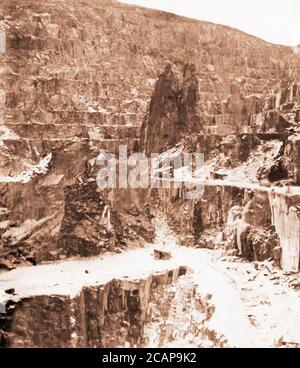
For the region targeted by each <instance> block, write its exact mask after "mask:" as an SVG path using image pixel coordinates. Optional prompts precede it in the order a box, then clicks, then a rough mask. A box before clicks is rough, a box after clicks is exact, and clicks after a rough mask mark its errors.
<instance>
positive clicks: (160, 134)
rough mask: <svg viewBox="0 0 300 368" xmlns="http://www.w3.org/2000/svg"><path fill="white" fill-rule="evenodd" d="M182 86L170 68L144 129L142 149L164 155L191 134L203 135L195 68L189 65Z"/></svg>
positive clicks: (157, 88)
mask: <svg viewBox="0 0 300 368" xmlns="http://www.w3.org/2000/svg"><path fill="white" fill-rule="evenodd" d="M182 79H183V81H182V85H180V81H179V80H178V79H177V78H176V76H175V74H174V72H173V71H172V68H171V65H170V64H168V65H167V66H166V68H165V71H164V72H163V73H162V74H161V76H160V77H159V79H158V81H157V83H156V85H155V90H154V93H153V96H152V98H151V102H150V106H149V112H148V114H147V116H146V119H145V121H144V122H143V124H142V127H141V148H142V149H144V150H145V151H146V152H147V153H151V152H153V153H161V152H163V151H164V150H166V148H168V147H172V146H173V145H175V144H176V143H177V142H178V141H179V140H180V138H182V137H183V136H184V135H186V134H188V133H191V132H194V133H196V132H199V131H201V121H200V116H198V115H197V103H198V102H199V96H198V93H199V86H198V79H197V76H196V70H195V65H193V64H186V65H185V66H184V70H183V77H182Z"/></svg>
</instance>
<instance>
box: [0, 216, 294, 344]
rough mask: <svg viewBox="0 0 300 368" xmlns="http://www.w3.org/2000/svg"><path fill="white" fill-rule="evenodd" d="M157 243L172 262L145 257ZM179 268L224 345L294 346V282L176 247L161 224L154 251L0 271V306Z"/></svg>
mask: <svg viewBox="0 0 300 368" xmlns="http://www.w3.org/2000/svg"><path fill="white" fill-rule="evenodd" d="M163 243H165V244H164V246H163V247H165V248H167V249H168V250H170V252H171V253H172V258H171V259H169V260H156V259H154V257H153V251H154V249H157V248H162V246H161V244H163ZM181 266H184V267H187V268H188V270H189V272H190V276H191V277H192V279H193V282H194V283H195V284H196V285H197V289H198V292H199V293H200V294H201V295H210V296H211V297H212V299H211V300H212V303H213V304H214V307H215V312H214V314H213V317H212V318H211V320H210V321H209V324H210V329H211V330H213V331H216V333H218V334H220V335H224V336H226V339H227V340H228V342H229V345H230V346H232V347H273V346H289V347H296V346H300V314H299V310H300V278H299V277H298V276H297V275H285V274H284V273H283V272H282V271H281V270H279V269H277V268H273V267H272V266H271V265H270V264H269V263H268V262H262V263H249V262H245V261H243V260H241V259H239V258H236V257H230V258H229V257H223V256H222V254H221V253H220V251H219V250H208V249H195V248H191V247H183V246H179V245H178V244H177V239H176V236H175V235H174V234H173V233H172V232H171V230H170V229H169V228H168V227H167V225H166V222H165V221H164V220H162V219H158V221H157V236H156V243H155V245H146V246H144V247H142V248H139V249H131V250H128V251H127V252H124V253H121V254H112V253H111V254H106V255H104V256H101V257H95V258H89V259H75V260H69V261H60V262H57V263H51V264H43V265H38V266H34V267H22V268H17V269H15V270H13V271H10V272H1V273H0V303H5V302H7V301H8V300H11V299H15V300H16V301H17V300H20V299H23V298H27V297H32V296H37V295H67V296H70V297H71V298H72V297H75V296H76V295H77V294H78V293H79V292H80V290H81V288H82V287H84V286H94V285H102V284H106V283H107V282H109V281H111V280H112V279H129V280H140V279H144V278H146V277H149V276H150V275H152V274H155V273H159V272H161V271H167V270H173V269H175V268H178V267H181ZM297 283H299V289H297V285H298V284H297ZM175 287H176V282H175ZM9 289H14V295H13V296H12V295H9V294H7V293H6V292H5V291H6V290H9Z"/></svg>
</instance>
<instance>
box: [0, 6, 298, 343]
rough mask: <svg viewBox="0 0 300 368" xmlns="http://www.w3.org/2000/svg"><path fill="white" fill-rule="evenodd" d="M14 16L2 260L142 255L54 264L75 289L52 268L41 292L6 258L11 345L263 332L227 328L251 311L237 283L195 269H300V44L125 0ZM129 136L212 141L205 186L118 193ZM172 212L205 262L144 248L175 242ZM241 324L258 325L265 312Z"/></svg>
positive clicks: (0, 203) (3, 100)
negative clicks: (220, 263)
mask: <svg viewBox="0 0 300 368" xmlns="http://www.w3.org/2000/svg"><path fill="white" fill-rule="evenodd" d="M0 30H1V32H2V33H1V34H4V35H5V50H4V52H3V53H0V194H1V196H0V271H9V273H8V274H11V272H15V273H13V275H15V276H14V278H12V280H13V282H15V283H16V284H17V286H18V280H20V278H23V277H25V278H26V274H27V271H28V269H30V270H31V269H37V270H38V271H37V272H39V268H38V267H44V266H45V265H41V264H43V263H45V262H52V261H58V260H60V261H61V262H63V263H62V266H61V267H62V269H61V270H59V271H57V272H63V271H64V268H67V269H68V267H71V266H70V262H69V258H73V257H76V258H84V257H85V258H87V257H92V256H101V257H106V256H107V257H110V256H111V254H112V253H121V254H120V255H119V256H120V257H122V256H123V255H124V254H125V255H126V252H127V251H128V249H130V248H132V247H139V248H140V249H139V251H140V252H141V253H139V254H138V256H139V257H140V258H136V257H133V258H131V257H129V258H128V259H127V258H126V259H125V261H128V262H132V263H130V264H131V266H132V267H131V270H130V271H129V270H127V269H126V271H124V274H116V275H115V274H114V275H113V276H114V277H111V276H112V275H111V272H110V271H111V269H113V270H114V271H113V272H116V270H115V268H114V263H112V264H111V265H110V266H109V267H108V266H107V269H108V270H109V271H107V269H104V271H103V274H102V269H101V272H100V271H99V267H100V266H101V264H100V265H98V264H96V266H95V268H96V269H97V270H98V271H97V272H99V273H97V272H95V273H96V275H97V277H96V279H89V277H91V278H92V277H93V276H92V275H93V272H91V273H90V271H89V270H88V269H83V270H81V271H82V272H81V274H80V277H77V276H76V277H75V276H74V275H75V273H76V272H75V271H77V267H78V268H80V269H81V267H83V266H82V265H79V264H76V268H74V269H73V268H72V267H71V269H70V270H69V271H68V272H69V274H70V275H71V277H70V278H69V280H68V281H69V283H70V285H71V284H72V279H73V278H74V279H75V281H74V283H75V287H74V286H72V287H74V288H75V292H73V291H74V290H72V292H71V291H70V290H69V289H68V287H69V284H68V283H67V282H65V281H64V280H61V279H60V278H59V277H58V280H56V275H57V274H56V272H54V273H53V275H54V276H53V277H54V279H53V280H52V279H51V278H50V279H51V282H52V281H53V282H52V284H53V285H56V286H57V287H58V289H56V286H55V287H54V289H52V287H53V285H52V284H51V285H50V286H49V284H47V282H46V284H47V290H45V289H44V287H45V288H46V286H45V285H44V284H43V282H44V281H43V280H44V279H43V278H42V277H41V278H40V279H39V277H37V283H38V285H39V288H40V289H38V288H36V285H31V284H30V285H29V286H28V290H26V293H24V292H22V290H18V289H16V295H13V294H14V293H12V296H11V294H9V296H8V295H7V293H5V290H6V289H5V287H4V286H3V285H6V284H8V283H10V282H11V281H9V280H10V276H6V275H7V274H6V272H1V273H0V283H1V287H2V286H3V292H4V297H3V296H2V294H0V302H1V303H2V301H3V303H4V302H5V306H6V313H5V314H4V313H0V346H6V347H8V346H11V347H120V346H126V347H129V346H130V347H141V346H149V345H151V344H155V346H169V344H172V342H174V341H176V342H178V343H183V341H184V344H185V345H184V346H190V345H189V344H191V345H193V346H197V347H198V346H208V347H224V346H239V345H243V344H244V345H247V343H250V342H249V341H250V340H249V341H248V340H247V338H248V337H247V338H245V339H246V340H247V341H246V340H245V341H246V342H245V341H244V340H243V344H242V343H241V342H240V341H238V338H237V336H238V334H237V335H235V332H233V336H232V335H231V334H230V332H229V331H228V330H226V328H227V327H228V326H224V325H222V324H221V326H219V328H217V327H216V326H215V322H214V318H217V317H218V316H219V313H220V315H222V313H223V312H224V309H223V308H225V312H226V313H229V314H230V313H233V312H232V311H231V312H230V305H228V306H227V304H226V303H225V306H223V305H222V306H221V307H220V304H222V303H219V302H220V300H223V299H222V298H224V295H223V296H222V295H221V296H220V295H218V289H217V288H216V287H215V285H214V284H212V285H210V284H209V286H208V291H207V290H204V291H202V292H200V291H199V289H201V288H200V286H201V283H200V281H199V280H195V279H194V276H191V274H193V275H194V274H195V273H197V272H199V273H200V271H199V270H198V269H197V264H198V263H197V262H198V260H199V259H200V258H201V257H203V259H204V260H205V261H204V262H203V264H202V263H201V267H202V266H203V269H206V267H207V268H208V272H207V274H205V273H204V274H199V275H200V276H201V277H200V276H199V277H200V280H201V281H202V280H203V279H202V277H206V276H207V275H208V276H210V275H211V272H212V271H211V270H210V267H209V266H207V265H206V263H205V262H206V261H207V262H208V263H209V262H213V261H212V260H211V259H210V258H209V257H208V258H206V255H207V253H206V250H207V249H210V250H212V251H213V252H214V251H216V252H219V251H220V252H221V254H222V255H225V256H226V255H227V256H230V257H234V259H235V260H236V259H237V260H239V261H241V260H245V261H247V262H256V263H255V265H256V264H257V262H272V267H273V266H274V267H275V268H276V270H279V269H282V270H283V271H284V272H285V273H298V272H299V262H300V260H299V256H300V216H299V211H300V203H299V198H300V186H299V185H300V166H299V165H300V164H299V162H300V161H299V155H300V151H299V147H300V145H299V142H300V127H299V122H300V83H299V82H300V80H299V71H300V57H299V54H297V53H295V52H294V51H293V49H292V48H290V47H285V46H279V45H272V44H269V43H266V42H264V41H262V40H260V39H258V38H256V37H253V36H250V35H247V34H245V33H243V32H240V31H238V30H235V29H232V28H229V27H225V26H220V25H215V24H212V23H206V22H200V21H195V20H192V19H187V18H183V17H179V16H175V15H173V14H169V13H163V12H158V11H154V10H149V9H144V8H139V7H135V6H128V5H125V4H121V3H118V2H116V1H110V0H99V1H93V0H85V1H83V0H78V1H75V0H66V1H63V2H62V1H58V0H49V1H44V2H37V1H33V0H2V1H1V4H0ZM120 145H127V149H128V154H131V153H133V152H144V153H146V154H147V155H150V154H151V153H159V154H161V155H167V154H168V152H170V151H171V152H172V154H173V155H174V154H175V155H176V154H178V155H180V154H181V153H182V152H193V153H202V154H204V164H203V167H202V168H201V172H200V174H199V175H198V176H196V180H198V183H201V185H202V187H203V195H202V196H201V197H200V198H197V199H192V200H191V199H189V198H188V196H187V194H188V192H189V191H188V189H187V188H185V187H183V188H175V187H174V186H171V187H170V188H167V189H166V188H154V189H153V188H142V189H133V188H112V189H111V188H108V189H105V190H102V189H101V188H99V186H98V184H97V181H96V178H97V173H98V171H99V169H100V167H99V165H98V164H97V157H98V156H99V154H103V153H104V152H109V153H111V154H113V155H114V157H117V156H118V153H119V146H120ZM119 163H120V162H118V164H119ZM160 211H161V212H162V213H163V215H164V216H165V218H166V221H167V223H168V225H169V227H170V228H171V229H172V230H173V231H174V233H175V235H174V237H175V238H176V239H177V240H178V241H179V242H180V245H185V246H187V247H189V248H184V252H183V251H182V253H180V252H179V257H178V258H179V259H180V262H181V260H182V259H184V254H189V255H190V258H188V261H189V262H190V263H193V262H195V264H193V267H192V268H191V274H189V273H188V267H189V265H188V264H180V262H179V264H176V267H174V264H172V263H167V266H166V268H164V269H163V271H162V270H161V269H160V267H164V265H165V263H164V262H172V259H173V253H174V252H173V251H172V252H171V253H172V257H171V259H170V260H169V259H160V260H159V261H157V262H158V264H159V265H160V266H157V263H155V262H156V261H155V260H154V258H153V256H152V255H151V262H152V261H153V262H154V265H152V263H151V262H150V261H149V262H150V266H149V272H148V274H147V275H144V274H143V267H141V265H142V266H143V261H144V256H145V254H144V253H143V247H144V246H147V244H148V243H153V242H155V241H156V242H157V241H158V242H159V245H161V243H164V240H163V239H159V240H157V239H156V237H155V234H156V233H157V231H159V229H160V227H161V226H162V224H161V223H160V224H159V225H157V226H156V227H155V226H154V224H153V219H155V218H156V217H157V213H158V212H160ZM173 242H174V238H172V241H171V243H172V245H173ZM196 248H197V249H196ZM198 248H199V249H198ZM200 248H201V249H200ZM204 248H205V249H204ZM202 251H203V252H202ZM216 254H219V253H216ZM175 255H176V252H175ZM197 257H199V259H198V258H197ZM167 258H168V257H167ZM178 258H176V257H175V259H178ZM193 258H194V260H193ZM147 259H148V258H147ZM201 259H202V258H201ZM202 261H203V260H202ZM64 262H65V263H64ZM86 262H87V263H86V265H90V262H92V261H91V260H90V259H89V258H87V259H86ZM112 262H114V261H112ZM116 262H117V261H116ZM176 262H177V261H176ZM199 262H200V260H199ZM125 263H126V262H125ZM125 263H124V262H120V264H119V263H117V264H118V266H120V267H123V266H124V264H125ZM183 263H184V262H183ZM161 264H162V266H161ZM36 265H37V268H36V267H35V266H36ZM40 265H41V266H40ZM19 266H28V268H27V269H26V268H25V269H24V268H20V269H19V268H18V267H19ZM52 266H53V267H56V264H54V265H53V264H52V263H50V270H51V267H52ZM182 267H183V268H182ZM262 267H263V266H262ZM14 268H17V269H16V270H13V269H14ZM87 268H88V267H87ZM100 268H101V267H100ZM11 270H13V271H11ZM19 270H20V274H18V271H19ZM132 270H134V271H135V270H138V272H137V273H133V275H131V276H132V277H131V278H129V279H128V278H127V276H126V273H128V274H129V273H131V272H132ZM240 271H241V273H243V272H244V271H243V268H242V267H241V269H240ZM23 272H24V274H23ZM30 272H32V271H30ZM219 272H221V275H223V276H224V269H223V268H222V267H220V268H219ZM251 272H252V271H251ZM278 272H279V271H278ZM186 273H187V274H186ZM107 274H108V275H109V277H108V276H107V277H106V276H105V277H104V280H102V278H103V275H107ZM32 275H34V273H33V274H32ZM38 275H39V276H41V274H38ZM231 276H232V275H231ZM231 276H230V277H231ZM35 277H36V276H35ZM85 277H86V278H87V279H85ZM214 277H216V279H217V280H218V282H219V284H222V282H224V284H225V286H228V285H227V281H224V280H223V278H222V276H220V275H219V276H218V275H216V274H214ZM253 277H254V278H256V277H257V275H254V276H253ZM258 278H259V277H258ZM98 279H99V280H100V281H99V280H98ZM208 279H209V278H208ZM83 280H84V281H83ZM85 280H86V281H85ZM238 281H239V280H238ZM259 282H261V280H260V279H259ZM237 283H238V282H237ZM61 285H63V286H62V288H63V290H61V289H60V287H61ZM258 285H259V284H258ZM10 286H11V287H10V288H9V289H10V290H11V289H14V287H15V285H10ZM244 286H245V285H244ZM256 286H257V285H256ZM202 287H203V286H202ZM64 288H66V289H67V290H66V289H64ZM70 288H71V286H70ZM4 289H5V290H4ZM37 289H38V291H37ZM204 289H205V288H204ZM244 289H245V287H244ZM174 290H175V291H174ZM227 291H228V293H229V295H230V297H232V296H234V298H237V297H236V294H235V291H234V290H232V289H230V287H228V288H226V292H227ZM242 291H244V290H242ZM1 292H2V290H1ZM211 293H212V294H211ZM214 293H215V294H216V295H213V294H214ZM251 297H253V295H251ZM298 297H299V296H298ZM229 299H230V298H229ZM229 299H228V300H229ZM297 300H298V299H297ZM177 306H178V308H177ZM242 309H243V308H242V307H241V308H240V309H239V310H238V313H237V315H239V316H241V315H242V312H241V310H242ZM185 310H188V311H189V313H188V315H189V316H192V317H191V318H189V317H186V315H185V316H183V315H184V313H183V311H185ZM194 312H195V313H194ZM239 313H240V314H239ZM266 314H268V313H266ZM216 316H217V317H216ZM243 316H244V315H243ZM257 318H258V317H257ZM274 318H275V317H274ZM295 318H296V317H295ZM219 320H220V318H219ZM240 322H241V326H243V327H244V328H245V329H246V330H247V331H248V329H249V331H250V330H251V331H252V328H253V326H252V324H251V323H250V321H249V319H248V317H247V318H246V317H245V318H244V317H241V321H240ZM182 325H185V326H187V327H186V329H185V330H182V329H181V327H180V326H182ZM178 326H179V327H178ZM231 327H232V326H231ZM231 327H230V328H231ZM230 328H229V329H230ZM298 330H299V329H298ZM47 331H51V334H50V333H48V332H47ZM112 331H113V333H112ZM234 331H235V330H234ZM115 332H117V333H115ZM115 335H116V336H115ZM191 335H193V336H192V338H191ZM254 340H255V338H254ZM271 340H272V341H273V340H274V339H273V337H272V338H270V341H271ZM279 340H280V339H279V338H278V341H279ZM280 341H282V340H280ZM251 343H252V342H251ZM299 344H300V339H299ZM267 345H268V344H267ZM152 347H153V346H152Z"/></svg>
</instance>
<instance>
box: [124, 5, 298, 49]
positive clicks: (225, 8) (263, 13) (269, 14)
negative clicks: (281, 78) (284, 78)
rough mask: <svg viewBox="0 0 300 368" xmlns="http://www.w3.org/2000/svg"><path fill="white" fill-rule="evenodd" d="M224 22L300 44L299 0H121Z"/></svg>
mask: <svg viewBox="0 0 300 368" xmlns="http://www.w3.org/2000/svg"><path fill="white" fill-rule="evenodd" d="M119 1H120V2H123V3H129V4H136V5H140V6H145V7H148V8H153V9H160V10H166V11H168V12H171V13H175V14H179V15H184V16H187V17H192V18H196V19H200V20H207V21H210V22H213V23H219V24H225V25H228V26H231V27H234V28H238V29H240V30H242V31H245V32H247V33H250V34H252V35H255V36H258V37H260V38H262V39H264V40H266V41H269V42H273V43H278V44H282V45H289V46H296V45H298V44H300V0H119Z"/></svg>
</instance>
